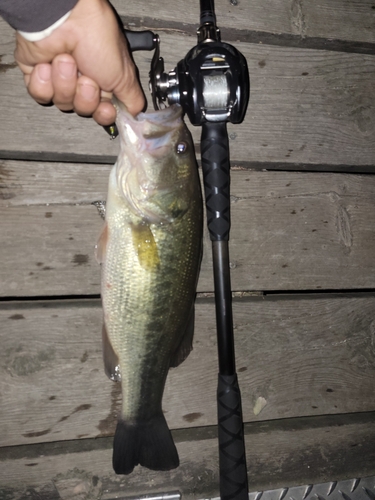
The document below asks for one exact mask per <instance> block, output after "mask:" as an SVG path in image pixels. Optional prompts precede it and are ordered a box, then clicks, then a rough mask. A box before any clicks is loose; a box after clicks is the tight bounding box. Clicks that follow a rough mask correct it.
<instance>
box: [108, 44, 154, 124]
mask: <svg viewBox="0 0 375 500" xmlns="http://www.w3.org/2000/svg"><path fill="white" fill-rule="evenodd" d="M124 43H125V44H126V42H125V40H124ZM113 94H114V96H115V97H116V98H117V99H118V100H119V101H120V102H121V103H122V104H124V106H125V107H126V108H127V110H128V111H129V113H131V114H132V115H133V116H135V115H137V114H138V113H140V112H141V111H142V110H143V109H144V108H145V105H146V98H145V95H144V93H143V90H142V87H141V85H140V83H139V80H138V75H137V70H136V67H135V65H134V63H133V61H132V59H131V57H130V55H129V53H128V51H127V50H126V52H123V70H122V72H121V75H120V80H119V82H118V83H117V84H116V85H115V86H114V88H113Z"/></svg>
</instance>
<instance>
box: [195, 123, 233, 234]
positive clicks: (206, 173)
mask: <svg viewBox="0 0 375 500" xmlns="http://www.w3.org/2000/svg"><path fill="white" fill-rule="evenodd" d="M201 159H202V170H203V181H204V191H205V197H206V208H207V224H208V230H209V233H210V239H211V241H220V240H229V231H230V172H229V168H230V164H229V144H228V133H227V126H226V123H225V122H218V123H215V122H204V123H203V124H202V137H201Z"/></svg>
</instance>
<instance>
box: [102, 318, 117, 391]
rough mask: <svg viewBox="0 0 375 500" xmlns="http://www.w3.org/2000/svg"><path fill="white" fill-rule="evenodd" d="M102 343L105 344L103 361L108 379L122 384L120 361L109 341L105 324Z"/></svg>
mask: <svg viewBox="0 0 375 500" xmlns="http://www.w3.org/2000/svg"><path fill="white" fill-rule="evenodd" d="M102 343H103V361H104V371H105V374H106V375H107V377H108V378H109V379H111V380H113V381H114V382H121V372H120V364H119V359H118V356H117V354H116V353H115V351H114V350H113V347H112V344H111V341H110V340H109V337H108V333H107V329H106V327H105V325H104V324H103V330H102Z"/></svg>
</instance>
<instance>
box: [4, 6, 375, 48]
mask: <svg viewBox="0 0 375 500" xmlns="http://www.w3.org/2000/svg"><path fill="white" fill-rule="evenodd" d="M112 3H113V5H114V7H115V8H116V10H117V11H118V13H119V14H120V16H121V17H122V18H123V21H124V22H125V23H126V24H127V25H130V27H134V26H136V27H138V26H139V27H143V28H149V27H151V28H152V29H155V28H159V29H162V28H164V29H171V30H176V31H180V32H184V31H189V32H194V31H195V29H196V28H197V27H198V25H199V2H195V4H194V5H192V6H191V7H192V8H191V9H186V5H185V3H184V2H183V0H176V2H175V3H174V4H173V8H171V6H170V4H169V3H168V2H165V1H164V2H158V1H157V0H149V1H147V2H146V1H136V0H114V1H113V2H112ZM372 7H373V2H372V0H360V1H356V2H353V1H352V0H318V1H316V0H315V1H314V0H304V1H303V2H302V1H301V0H293V1H287V0H284V1H282V2H280V1H279V2H278V1H275V0H263V1H262V0H251V2H228V1H226V0H216V2H215V9H216V16H217V23H218V25H219V27H220V28H221V29H222V30H223V31H230V30H238V31H240V30H242V31H243V32H245V33H249V32H255V33H257V32H258V33H261V34H262V35H263V36H264V37H265V38H266V35H267V34H268V33H269V34H276V35H281V37H280V43H283V40H286V38H285V36H286V35H289V36H295V37H296V38H297V37H298V38H300V39H301V41H302V42H303V39H306V38H317V37H320V38H327V39H329V40H332V39H333V40H348V41H357V42H365V43H375V29H374V27H375V26H374V12H373V8H372ZM176 12H178V13H181V14H180V16H178V19H176ZM0 22H1V27H0V32H4V31H5V30H7V31H8V32H10V31H11V28H10V27H9V26H8V25H7V24H6V23H5V22H4V21H3V20H2V19H0ZM283 35H284V38H282V36H283Z"/></svg>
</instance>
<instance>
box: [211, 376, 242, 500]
mask: <svg viewBox="0 0 375 500" xmlns="http://www.w3.org/2000/svg"><path fill="white" fill-rule="evenodd" d="M217 401H218V422H219V464H220V479H221V480H220V498H221V500H248V498H249V494H248V483H247V469H246V455H245V443H244V433H243V423H242V408H241V394H240V389H239V386H238V380H237V375H236V374H234V375H221V374H219V380H218V388H217Z"/></svg>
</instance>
